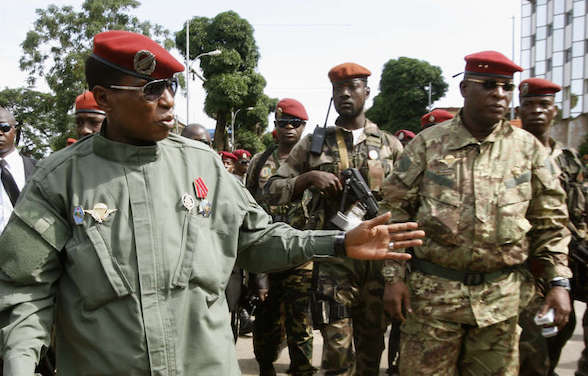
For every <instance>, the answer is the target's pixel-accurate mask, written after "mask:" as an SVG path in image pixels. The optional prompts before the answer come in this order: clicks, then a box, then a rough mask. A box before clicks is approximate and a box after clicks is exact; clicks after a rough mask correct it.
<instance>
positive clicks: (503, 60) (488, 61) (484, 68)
mask: <svg viewBox="0 0 588 376" xmlns="http://www.w3.org/2000/svg"><path fill="white" fill-rule="evenodd" d="M465 61H466V67H465V73H469V74H478V75H482V76H495V77H500V78H512V76H513V74H514V73H515V72H522V71H523V68H521V67H519V66H518V65H516V64H515V63H513V62H512V61H510V59H509V58H507V57H506V56H504V55H503V54H501V53H500V52H496V51H482V52H477V53H475V54H471V55H468V56H466V57H465Z"/></svg>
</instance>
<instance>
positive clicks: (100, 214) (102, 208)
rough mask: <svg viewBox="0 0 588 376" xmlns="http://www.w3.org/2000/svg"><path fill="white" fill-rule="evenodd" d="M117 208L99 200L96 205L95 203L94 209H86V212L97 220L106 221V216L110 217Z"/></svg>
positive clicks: (99, 221)
mask: <svg viewBox="0 0 588 376" xmlns="http://www.w3.org/2000/svg"><path fill="white" fill-rule="evenodd" d="M117 210H118V209H108V207H107V206H106V204H104V203H102V202H99V203H97V204H96V205H94V208H93V209H90V210H84V213H87V214H90V215H91V216H92V218H94V220H95V221H96V222H98V223H102V222H104V220H106V218H108V216H109V215H110V214H112V213H114V212H115V211H117Z"/></svg>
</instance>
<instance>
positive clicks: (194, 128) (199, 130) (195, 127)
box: [182, 123, 212, 146]
mask: <svg viewBox="0 0 588 376" xmlns="http://www.w3.org/2000/svg"><path fill="white" fill-rule="evenodd" d="M182 136H183V137H187V138H190V139H192V140H196V141H200V142H202V143H204V144H206V145H208V146H211V145H212V140H211V139H210V133H209V132H208V129H206V128H204V125H202V124H197V123H193V124H188V125H186V126H185V127H184V129H182Z"/></svg>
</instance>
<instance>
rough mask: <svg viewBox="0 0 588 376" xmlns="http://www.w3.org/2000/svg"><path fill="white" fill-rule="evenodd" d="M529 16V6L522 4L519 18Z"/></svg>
mask: <svg viewBox="0 0 588 376" xmlns="http://www.w3.org/2000/svg"><path fill="white" fill-rule="evenodd" d="M562 1H563V0H562ZM530 16H531V4H529V3H523V6H522V7H521V17H530Z"/></svg>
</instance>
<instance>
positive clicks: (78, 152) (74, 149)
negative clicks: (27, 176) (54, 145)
mask: <svg viewBox="0 0 588 376" xmlns="http://www.w3.org/2000/svg"><path fill="white" fill-rule="evenodd" d="M94 137H95V136H94V135H91V136H87V137H84V138H82V139H81V140H79V141H78V142H76V143H74V144H72V145H70V146H67V147H65V148H63V149H61V150H58V151H56V152H53V153H51V154H50V155H49V156H47V157H45V158H43V159H42V160H40V161H38V162H36V164H35V167H36V169H35V176H34V177H35V178H36V179H44V178H45V177H46V176H47V175H51V174H53V173H54V172H55V171H56V170H59V169H60V168H62V167H63V166H66V165H69V164H70V163H71V161H72V160H75V159H78V158H84V157H86V156H88V155H90V154H92V140H93V138H94Z"/></svg>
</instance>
